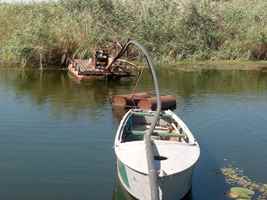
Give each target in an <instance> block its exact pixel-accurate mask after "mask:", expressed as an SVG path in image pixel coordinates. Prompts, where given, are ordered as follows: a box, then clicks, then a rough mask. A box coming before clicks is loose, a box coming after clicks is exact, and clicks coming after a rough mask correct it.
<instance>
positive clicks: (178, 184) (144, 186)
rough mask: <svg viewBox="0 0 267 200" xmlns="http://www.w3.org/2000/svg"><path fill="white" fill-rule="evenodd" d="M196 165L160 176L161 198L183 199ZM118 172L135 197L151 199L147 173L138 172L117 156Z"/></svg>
mask: <svg viewBox="0 0 267 200" xmlns="http://www.w3.org/2000/svg"><path fill="white" fill-rule="evenodd" d="M193 168H194V166H191V167H190V168H188V169H186V170H184V171H182V172H179V173H176V174H171V175H167V176H161V177H159V187H160V194H161V195H160V199H163V200H178V199H182V198H183V197H184V196H186V194H187V193H188V192H189V191H190V189H191V187H192V174H193ZM117 173H118V177H119V180H120V182H121V184H122V185H123V187H124V188H125V189H126V190H127V191H128V192H129V193H130V194H131V195H132V196H133V197H135V198H137V199H140V200H149V199H150V188H149V179H148V176H147V175H146V174H143V173H140V172H137V171H135V170H133V169H131V168H130V167H128V166H127V165H125V164H123V163H122V162H121V161H120V160H119V159H118V158H117Z"/></svg>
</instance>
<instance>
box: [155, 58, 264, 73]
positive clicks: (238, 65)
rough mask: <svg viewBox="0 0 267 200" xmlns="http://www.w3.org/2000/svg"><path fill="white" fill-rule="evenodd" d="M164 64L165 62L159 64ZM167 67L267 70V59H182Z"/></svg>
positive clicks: (187, 69) (189, 69) (186, 69)
mask: <svg viewBox="0 0 267 200" xmlns="http://www.w3.org/2000/svg"><path fill="white" fill-rule="evenodd" d="M158 65H159V66H163V65H164V64H163V63H160V64H158ZM166 67H168V68H173V69H177V70H181V71H198V70H244V71H266V72H267V61H240V60H238V61H235V60H221V61H210V60H207V61H181V62H176V63H173V64H168V65H167V66H166Z"/></svg>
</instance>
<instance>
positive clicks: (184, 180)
mask: <svg viewBox="0 0 267 200" xmlns="http://www.w3.org/2000/svg"><path fill="white" fill-rule="evenodd" d="M154 114H155V113H154V111H141V110H129V111H128V112H127V113H126V114H125V116H124V117H123V119H122V120H121V122H120V125H119V128H118V131H117V134H116V138H115V144H114V148H115V154H116V157H117V173H118V176H119V179H120V182H121V183H122V185H123V186H124V188H125V189H126V190H127V191H128V192H129V193H130V194H131V195H132V196H134V197H135V198H137V199H140V200H147V199H150V186H149V178H148V165H147V161H146V160H147V158H146V152H145V142H144V134H146V132H147V130H148V129H149V128H150V127H149V126H150V125H151V122H152V120H153V115H154ZM151 138H152V140H153V143H154V145H153V153H154V166H155V167H156V171H157V173H158V185H159V191H160V192H159V194H160V199H164V200H178V199H181V198H183V197H184V196H185V195H186V194H187V193H188V192H189V190H190V189H191V185H192V173H193V168H194V166H195V164H196V162H197V160H198V158H199V155H200V148H199V145H198V143H197V141H196V140H195V138H194V136H193V135H192V133H191V132H190V130H189V129H188V128H187V126H186V125H185V124H184V122H183V121H182V120H181V119H180V118H179V117H178V116H177V115H175V114H174V113H173V112H172V111H170V110H167V111H162V112H161V114H160V117H159V120H158V122H157V124H156V127H155V129H154V131H153V133H152V135H151Z"/></svg>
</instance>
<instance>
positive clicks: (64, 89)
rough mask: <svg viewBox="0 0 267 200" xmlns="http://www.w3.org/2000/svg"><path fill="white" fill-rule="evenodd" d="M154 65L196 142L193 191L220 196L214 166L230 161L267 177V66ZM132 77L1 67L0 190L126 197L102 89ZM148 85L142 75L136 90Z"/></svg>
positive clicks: (57, 197) (5, 195)
mask: <svg viewBox="0 0 267 200" xmlns="http://www.w3.org/2000/svg"><path fill="white" fill-rule="evenodd" d="M159 73H160V87H161V91H162V94H173V95H176V96H177V98H178V106H177V109H176V111H175V112H176V113H177V114H178V115H180V117H181V118H182V119H184V121H185V122H186V123H187V125H188V126H189V128H190V129H191V130H192V132H193V133H194V135H195V137H196V138H197V139H198V141H199V143H200V145H201V158H200V161H199V163H198V166H197V168H196V170H195V174H194V177H193V189H192V198H191V199H193V200H220V199H227V197H226V196H225V194H224V193H225V192H226V191H227V190H228V189H229V187H230V186H229V185H228V184H226V183H225V180H224V177H223V176H222V175H221V173H220V169H221V168H222V167H224V166H227V165H228V164H232V165H233V166H235V167H238V168H240V169H242V170H244V174H245V175H247V176H249V177H250V178H251V179H253V180H254V181H257V182H262V183H267V173H266V170H267V150H266V145H267V131H266V130H267V73H260V72H253V71H251V72H241V71H224V72H222V71H221V72H220V71H202V72H179V71H175V70H164V71H163V70H161V71H159ZM132 85H133V84H132V82H130V81H120V82H107V81H98V82H96V81H90V82H87V83H82V84H79V83H77V82H75V81H73V80H72V79H71V78H70V77H69V76H68V74H67V73H66V71H44V72H43V73H40V72H39V71H37V70H36V71H21V70H0V111H1V113H0V199H5V200H36V199H38V200H61V199H62V200H63V199H64V200H69V199H71V200H73V199H77V200H89V199H90V200H91V199H92V200H93V199H101V200H102V199H103V200H105V199H107V200H110V199H113V200H115V199H116V200H119V199H120V200H122V199H128V198H126V197H125V196H127V194H125V192H124V191H121V188H120V187H119V186H118V185H117V184H116V170H115V157H114V153H113V149H112V145H113V139H114V136H115V131H116V127H117V123H118V119H117V118H118V114H117V113H115V112H113V111H112V107H111V105H110V103H109V97H110V96H111V95H113V94H121V93H128V92H129V91H131V88H132ZM151 88H152V87H151V84H150V79H149V78H148V77H147V75H145V76H144V78H143V79H142V81H141V84H140V87H139V90H143V89H146V90H150V89H151Z"/></svg>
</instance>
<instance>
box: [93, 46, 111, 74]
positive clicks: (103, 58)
mask: <svg viewBox="0 0 267 200" xmlns="http://www.w3.org/2000/svg"><path fill="white" fill-rule="evenodd" d="M108 58H109V54H108V53H107V52H105V51H103V50H97V51H96V53H95V68H96V69H104V68H105V67H106V66H107V65H108Z"/></svg>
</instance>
